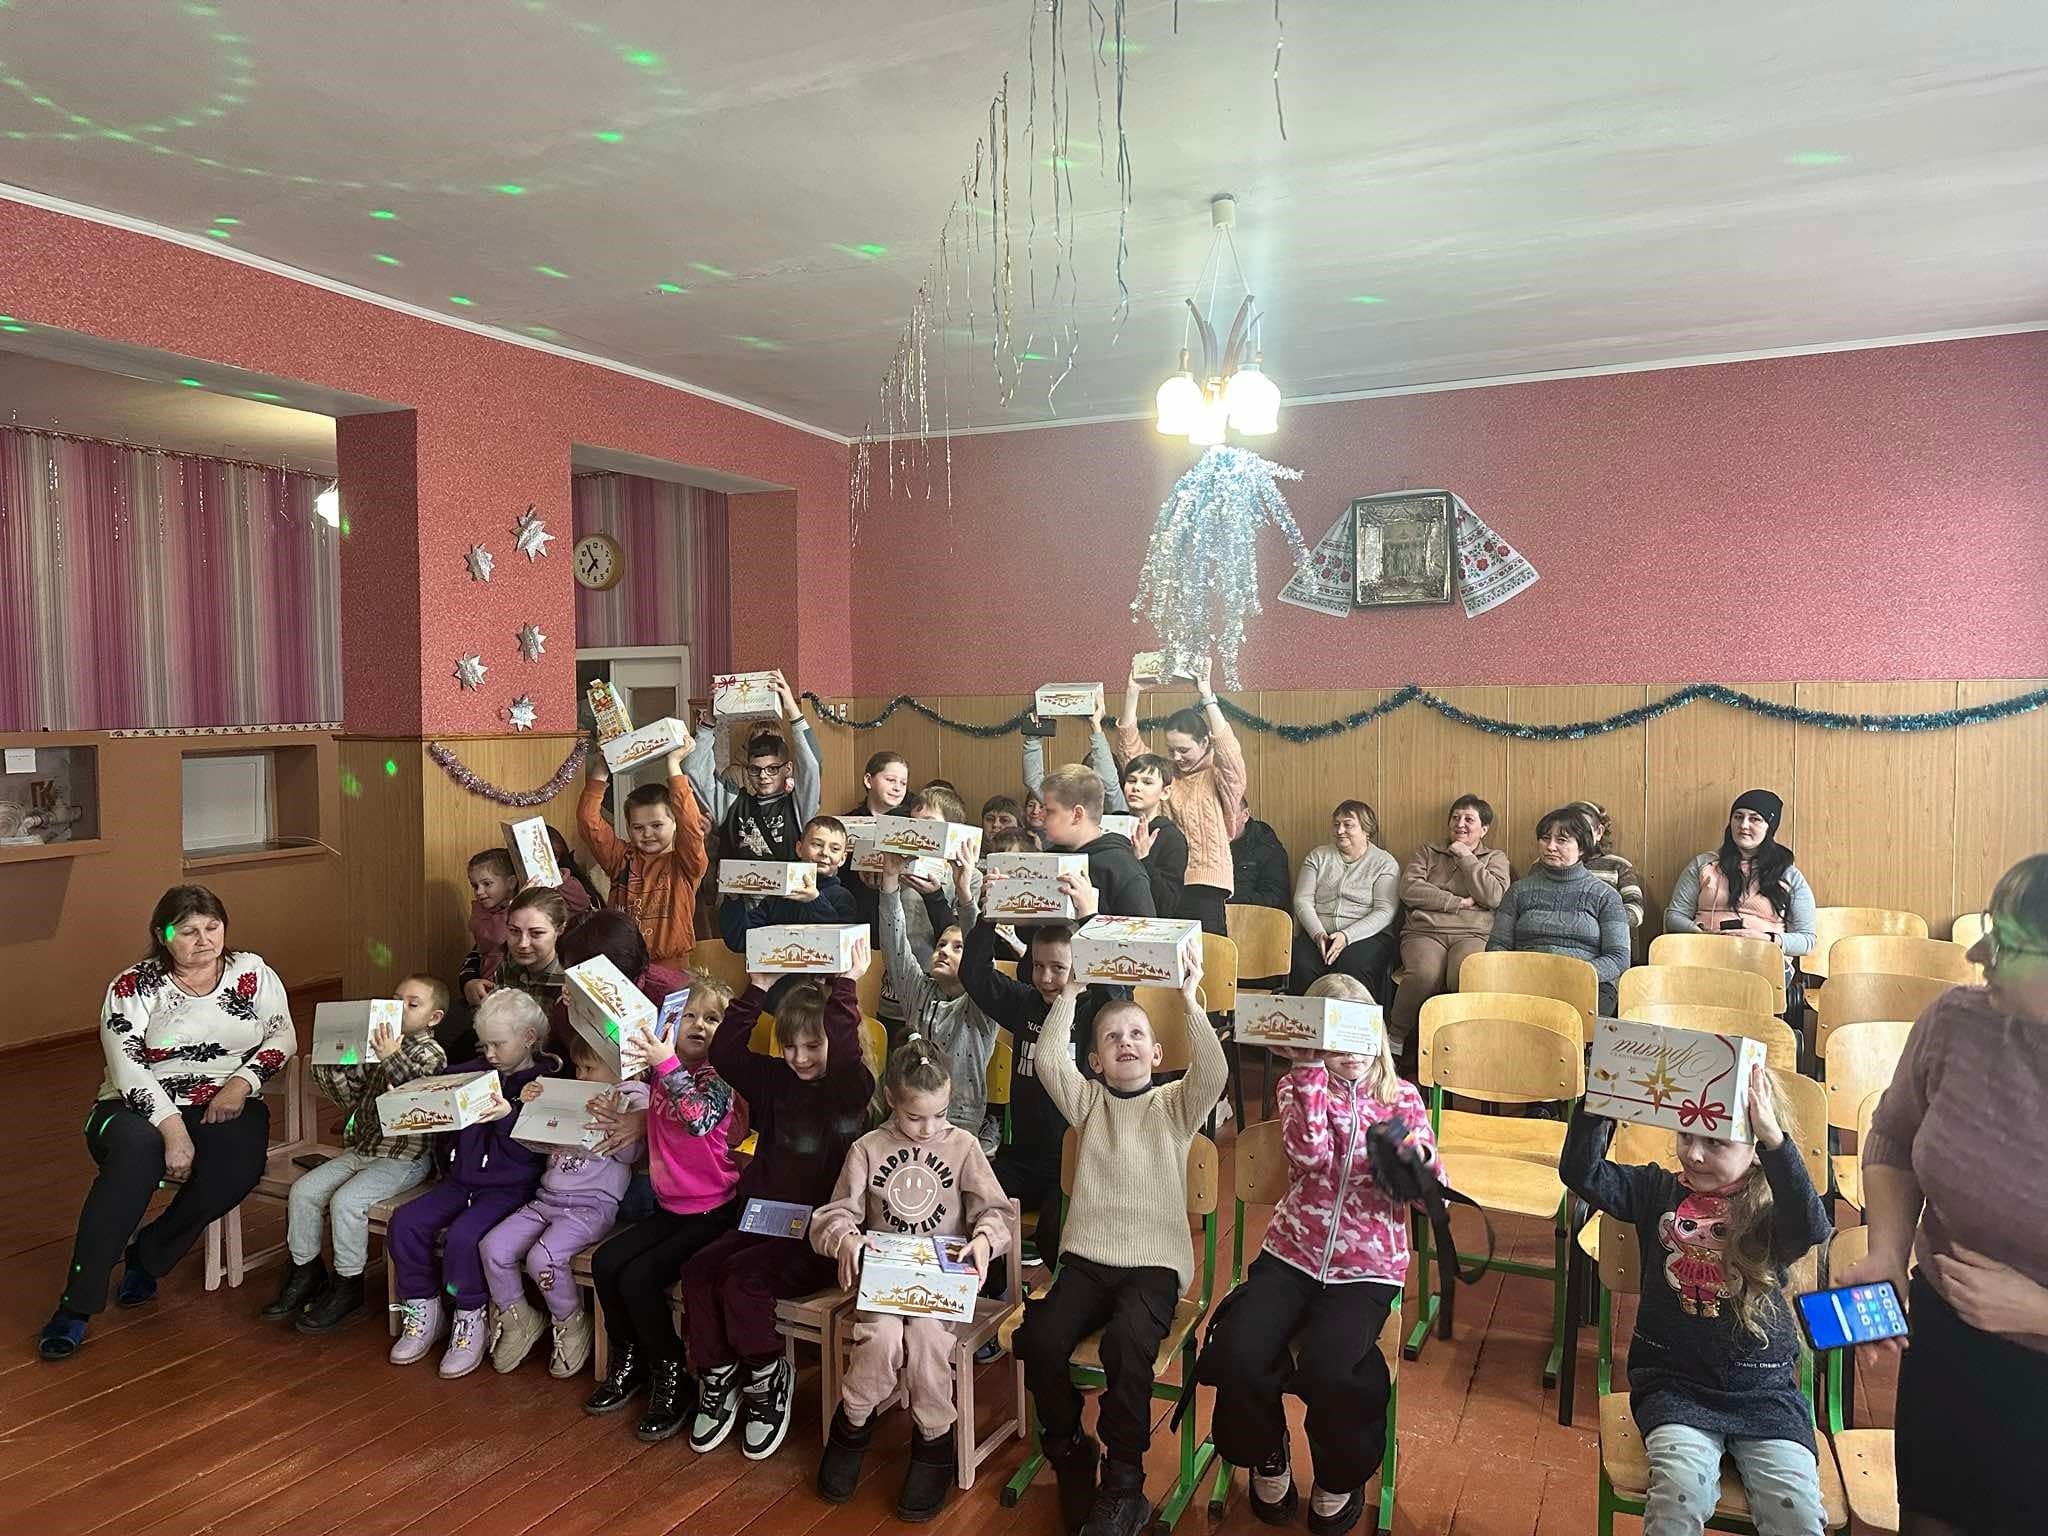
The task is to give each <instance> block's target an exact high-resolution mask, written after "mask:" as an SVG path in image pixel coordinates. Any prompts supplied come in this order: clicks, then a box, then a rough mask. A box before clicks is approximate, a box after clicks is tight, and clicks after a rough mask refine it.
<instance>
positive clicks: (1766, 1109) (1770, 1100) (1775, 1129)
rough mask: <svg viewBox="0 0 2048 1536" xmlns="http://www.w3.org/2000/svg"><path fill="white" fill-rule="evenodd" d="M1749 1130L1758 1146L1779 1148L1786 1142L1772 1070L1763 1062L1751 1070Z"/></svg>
mask: <svg viewBox="0 0 2048 1536" xmlns="http://www.w3.org/2000/svg"><path fill="white" fill-rule="evenodd" d="M1748 1092H1749V1129H1750V1131H1751V1133H1752V1134H1753V1135H1754V1136H1755V1137H1756V1144H1757V1145H1758V1146H1760V1147H1765V1148H1773V1149H1774V1148H1777V1147H1779V1146H1782V1145H1783V1144H1784V1141H1785V1128H1784V1126H1782V1125H1780V1124H1779V1123H1778V1099H1777V1095H1776V1094H1775V1093H1774V1092H1772V1089H1771V1079H1770V1070H1769V1068H1767V1067H1765V1065H1764V1064H1763V1063H1762V1062H1758V1063H1757V1064H1756V1065H1755V1066H1753V1067H1751V1068H1750V1069H1749V1090H1748Z"/></svg>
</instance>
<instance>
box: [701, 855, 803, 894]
mask: <svg viewBox="0 0 2048 1536" xmlns="http://www.w3.org/2000/svg"><path fill="white" fill-rule="evenodd" d="M718 894H719V895H721V896H815V895H817V894H818V866H817V865H815V864H813V863H812V862H811V861H810V860H808V859H797V860H795V861H794V862H792V863H787V864H785V863H783V862H782V861H781V860H779V859H720V860H719V861H718Z"/></svg>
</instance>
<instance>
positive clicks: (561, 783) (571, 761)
mask: <svg viewBox="0 0 2048 1536" xmlns="http://www.w3.org/2000/svg"><path fill="white" fill-rule="evenodd" d="M589 754H590V743H589V742H587V741H579V742H577V743H576V745H575V746H573V747H571V748H570V749H569V755H568V756H567V757H565V758H563V759H562V766H561V767H559V768H557V769H556V770H555V771H554V774H553V775H552V776H551V777H550V778H549V779H548V781H547V782H546V783H545V784H543V785H541V786H540V787H539V788H538V789H500V788H499V787H498V786H497V785H495V784H493V783H491V781H490V780H488V779H486V778H484V777H483V776H482V775H481V774H479V773H477V771H476V770H475V769H473V768H471V767H470V766H469V764H467V763H465V762H464V761H463V760H462V759H461V758H459V757H457V756H456V755H455V754H454V753H453V752H451V751H450V750H449V749H448V748H446V747H444V746H442V745H441V743H440V742H438V741H430V742H428V743H427V756H429V757H431V758H432V759H433V760H434V761H435V762H437V763H439V764H440V765H441V767H442V770H443V771H444V772H446V773H447V775H448V777H449V778H451V779H453V780H454V781H455V782H456V783H458V784H460V785H461V786H462V787H463V788H464V789H466V790H468V791H469V792H470V793H471V794H472V795H481V796H483V798H484V799H486V800H494V801H496V802H497V803H498V804H499V805H516V806H519V807H521V808H526V807H531V806H536V805H546V804H547V803H548V802H549V801H550V800H552V799H554V798H555V797H556V796H557V795H559V794H560V793H561V792H562V791H563V790H565V789H567V788H568V787H569V784H570V781H571V780H573V779H574V778H575V777H576V774H577V771H578V770H579V769H580V768H582V766H583V759H584V758H585V757H587V756H589Z"/></svg>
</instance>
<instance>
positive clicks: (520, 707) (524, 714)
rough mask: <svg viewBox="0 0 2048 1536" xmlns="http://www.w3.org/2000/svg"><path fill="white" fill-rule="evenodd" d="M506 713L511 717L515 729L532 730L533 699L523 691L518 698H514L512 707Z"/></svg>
mask: <svg viewBox="0 0 2048 1536" xmlns="http://www.w3.org/2000/svg"><path fill="white" fill-rule="evenodd" d="M506 713H507V714H508V715H509V716H510V717H511V720H512V729H513V730H515V731H530V730H532V729H533V700H532V699H531V698H530V697H528V696H527V695H526V694H523V693H522V694H521V695H519V697H518V698H516V699H514V700H513V701H512V707H511V709H509V710H508V711H506Z"/></svg>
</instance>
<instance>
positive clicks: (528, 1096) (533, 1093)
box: [519, 1077, 540, 1104]
mask: <svg viewBox="0 0 2048 1536" xmlns="http://www.w3.org/2000/svg"><path fill="white" fill-rule="evenodd" d="M539 1097H540V1079H539V1078H537V1077H536V1078H535V1079H534V1080H533V1081H532V1082H530V1083H528V1084H527V1085H526V1086H525V1087H524V1088H522V1089H520V1090H519V1102H520V1103H522V1104H531V1103H532V1102H533V1101H534V1100H535V1099H537V1098H539Z"/></svg>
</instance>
